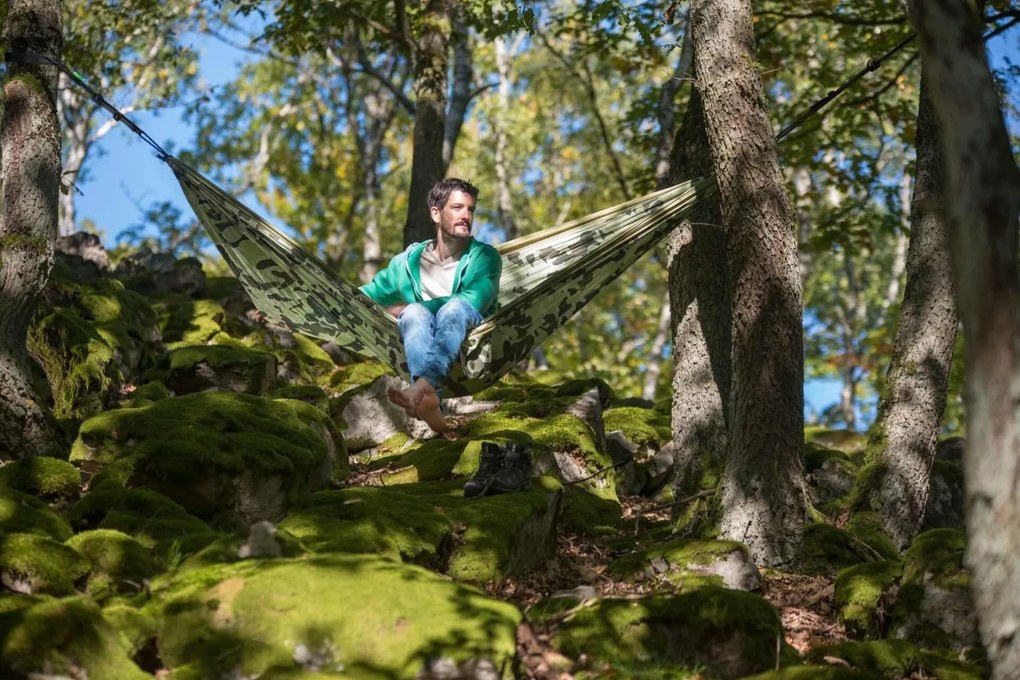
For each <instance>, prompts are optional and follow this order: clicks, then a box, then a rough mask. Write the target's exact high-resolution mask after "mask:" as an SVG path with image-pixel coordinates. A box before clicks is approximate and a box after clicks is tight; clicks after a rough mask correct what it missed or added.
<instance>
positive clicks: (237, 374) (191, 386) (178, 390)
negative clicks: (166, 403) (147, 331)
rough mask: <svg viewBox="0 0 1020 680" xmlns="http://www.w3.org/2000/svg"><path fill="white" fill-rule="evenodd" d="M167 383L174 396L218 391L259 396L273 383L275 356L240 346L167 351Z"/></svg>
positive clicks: (179, 348) (274, 377)
mask: <svg viewBox="0 0 1020 680" xmlns="http://www.w3.org/2000/svg"><path fill="white" fill-rule="evenodd" d="M167 363H168V365H169V368H168V370H167V373H166V384H167V385H168V386H169V387H170V389H171V390H172V391H173V392H174V394H178V395H180V394H191V393H193V392H202V391H205V390H211V389H218V390H227V391H229V392H240V393H243V394H257V395H262V394H266V393H267V392H269V391H270V390H271V389H272V388H273V386H274V384H275V381H276V366H277V360H276V356H275V355H274V354H272V353H271V352H262V351H258V350H253V349H246V348H242V347H230V346H224V345H185V346H180V347H177V348H176V349H172V350H170V353H169V355H168V356H167Z"/></svg>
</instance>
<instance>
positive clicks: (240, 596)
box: [153, 555, 521, 678]
mask: <svg viewBox="0 0 1020 680" xmlns="http://www.w3.org/2000/svg"><path fill="white" fill-rule="evenodd" d="M153 590H154V592H156V593H158V594H159V602H160V614H159V619H160V621H161V623H160V630H159V651H160V656H161V658H162V659H163V661H164V662H165V663H166V664H167V665H168V666H170V667H172V668H174V669H175V673H177V672H187V673H188V674H189V676H191V677H204V678H219V677H226V676H227V675H228V674H230V673H237V672H240V673H243V674H245V675H246V676H254V677H257V676H262V675H264V674H266V673H268V672H269V671H270V669H272V672H273V673H274V674H280V673H287V672H291V673H293V672H300V671H302V670H304V671H306V672H307V671H313V670H317V671H318V672H323V673H342V674H344V675H350V676H352V677H354V676H361V675H368V674H371V675H376V676H382V677H402V678H407V677H415V675H416V674H418V673H422V672H424V671H425V670H427V669H429V668H443V667H449V664H450V662H452V664H453V665H454V666H456V667H458V668H461V669H463V668H472V667H473V668H490V667H491V668H495V669H498V673H499V674H498V676H497V677H509V675H510V674H511V670H510V669H511V667H512V664H513V660H514V656H515V639H516V630H517V626H518V624H519V623H520V620H521V615H520V612H519V611H517V609H516V608H515V607H513V606H512V605H510V604H506V603H503V602H499V601H497V600H493V599H490V598H488V597H486V596H485V595H483V594H481V593H480V592H478V591H477V590H475V589H473V588H468V587H465V586H462V585H459V584H457V583H455V582H452V581H450V580H448V579H446V578H444V577H442V576H438V575H436V574H434V573H432V572H429V571H427V570H425V569H422V568H420V567H416V566H413V565H408V564H401V563H399V562H393V561H390V560H386V559H382V558H379V557H375V556H371V555H321V556H317V557H311V558H307V559H296V560H287V559H280V560H272V561H259V560H246V561H243V562H239V563H235V564H233V565H230V570H229V571H224V570H223V568H222V567H221V566H219V565H214V566H212V567H208V568H205V569H200V570H193V571H189V572H187V573H186V574H183V575H181V576H180V577H178V578H175V576H174V575H173V574H169V575H168V577H167V578H165V579H163V580H160V581H157V582H154V583H153ZM444 660H449V661H444ZM490 664H491V666H490Z"/></svg>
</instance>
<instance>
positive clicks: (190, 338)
mask: <svg viewBox="0 0 1020 680" xmlns="http://www.w3.org/2000/svg"><path fill="white" fill-rule="evenodd" d="M153 308H154V310H155V312H156V314H157V315H158V317H159V325H160V330H161V331H162V333H163V341H164V342H166V343H171V344H172V345H173V344H176V343H181V344H185V345H201V344H204V343H205V342H207V341H208V340H209V339H210V338H211V337H213V336H214V335H216V334H217V333H219V332H220V330H222V329H221V327H220V324H221V323H222V322H223V319H224V316H225V314H224V312H223V307H222V306H221V305H220V303H218V302H216V301H215V300H194V299H192V298H190V297H188V296H186V295H176V294H175V295H166V296H164V297H163V298H162V300H161V301H160V302H159V303H157V304H156V305H154V306H153Z"/></svg>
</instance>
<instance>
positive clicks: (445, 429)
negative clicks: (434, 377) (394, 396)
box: [405, 380, 452, 436]
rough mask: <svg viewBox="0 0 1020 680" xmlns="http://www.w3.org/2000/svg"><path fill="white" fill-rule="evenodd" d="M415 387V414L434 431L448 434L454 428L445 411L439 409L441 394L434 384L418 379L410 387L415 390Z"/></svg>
mask: <svg viewBox="0 0 1020 680" xmlns="http://www.w3.org/2000/svg"><path fill="white" fill-rule="evenodd" d="M419 383H421V384H419ZM415 388H417V390H416V394H415V395H414V397H413V399H414V402H413V408H414V414H415V415H416V416H417V417H418V418H421V419H422V420H424V421H425V424H426V425H428V426H429V427H430V428H432V431H433V432H437V433H439V434H441V435H444V436H448V434H449V433H450V432H451V431H452V428H451V427H450V424H449V423H448V422H446V418H445V417H444V416H443V412H442V411H441V410H440V409H439V395H438V394H436V391H435V389H433V387H432V385H430V384H428V383H427V382H425V381H424V380H418V381H416V382H415V384H414V385H412V386H411V388H410V389H411V390H415ZM407 391H410V390H407ZM405 395H406V391H405Z"/></svg>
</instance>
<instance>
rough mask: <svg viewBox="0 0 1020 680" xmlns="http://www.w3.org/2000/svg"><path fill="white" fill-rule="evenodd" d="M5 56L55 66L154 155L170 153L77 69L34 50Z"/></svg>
mask: <svg viewBox="0 0 1020 680" xmlns="http://www.w3.org/2000/svg"><path fill="white" fill-rule="evenodd" d="M5 57H6V61H7V63H8V64H39V65H42V66H56V67H57V68H58V69H60V70H61V71H63V72H64V73H65V74H66V75H67V77H68V78H70V79H71V80H73V81H74V82H75V83H76V84H77V85H78V86H79V87H81V88H82V89H83V90H85V91H86V92H88V94H89V96H90V97H92V101H94V102H95V103H96V104H98V105H99V106H101V107H103V108H104V109H106V110H107V111H109V112H110V115H112V116H113V119H114V120H115V121H117V122H118V123H123V124H124V125H126V126H127V128H128V129H129V130H131V132H134V133H135V134H136V135H138V136H139V137H141V138H142V141H144V142H145V143H146V144H148V145H149V146H151V147H152V148H153V149H154V150H155V151H156V156H157V157H158V158H159V160H161V161H165V160H166V158H167V156H169V155H170V154H169V153H167V152H166V150H165V149H164V148H163V147H162V146H160V145H159V144H158V143H157V142H156V140H154V139H153V138H152V137H150V136H149V133H147V132H146V131H145V130H143V129H142V128H140V127H138V125H136V124H135V122H134V121H133V120H131V119H130V118H128V117H127V116H126V115H125V114H123V113H121V112H120V111H119V110H117V107H115V106H114V105H113V104H111V103H110V102H108V101H107V100H106V98H105V97H103V95H101V94H99V93H98V92H96V91H95V90H94V89H92V88H91V87H90V86H89V84H88V83H87V82H85V78H84V76H82V75H81V74H80V73H78V72H77V71H75V70H73V69H71V68H69V67H68V66H67V65H66V64H64V63H63V62H61V61H59V60H57V59H53V58H51V57H47V56H46V55H44V54H36V53H34V52H8V53H7V54H6V55H5Z"/></svg>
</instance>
